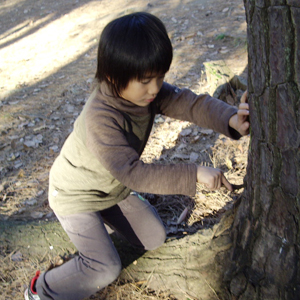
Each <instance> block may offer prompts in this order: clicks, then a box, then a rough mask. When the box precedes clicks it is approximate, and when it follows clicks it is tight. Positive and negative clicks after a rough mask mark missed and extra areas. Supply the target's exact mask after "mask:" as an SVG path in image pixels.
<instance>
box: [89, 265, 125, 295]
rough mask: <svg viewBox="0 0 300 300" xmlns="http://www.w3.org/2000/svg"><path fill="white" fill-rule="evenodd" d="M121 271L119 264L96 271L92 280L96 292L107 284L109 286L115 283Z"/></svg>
mask: <svg viewBox="0 0 300 300" xmlns="http://www.w3.org/2000/svg"><path fill="white" fill-rule="evenodd" d="M121 270H122V266H121V263H120V264H114V265H108V266H105V267H103V266H102V267H101V271H97V270H96V273H95V274H94V276H93V278H92V282H93V283H92V285H93V286H96V287H97V290H100V289H102V288H104V287H106V286H108V285H109V284H111V283H112V282H113V281H115V280H116V279H117V278H118V277H119V275H120V273H121Z"/></svg>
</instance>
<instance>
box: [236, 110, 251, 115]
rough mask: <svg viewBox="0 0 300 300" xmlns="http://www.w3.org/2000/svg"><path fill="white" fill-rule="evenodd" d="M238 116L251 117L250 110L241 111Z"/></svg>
mask: <svg viewBox="0 0 300 300" xmlns="http://www.w3.org/2000/svg"><path fill="white" fill-rule="evenodd" d="M237 114H238V116H249V110H248V109H239V110H238V112H237Z"/></svg>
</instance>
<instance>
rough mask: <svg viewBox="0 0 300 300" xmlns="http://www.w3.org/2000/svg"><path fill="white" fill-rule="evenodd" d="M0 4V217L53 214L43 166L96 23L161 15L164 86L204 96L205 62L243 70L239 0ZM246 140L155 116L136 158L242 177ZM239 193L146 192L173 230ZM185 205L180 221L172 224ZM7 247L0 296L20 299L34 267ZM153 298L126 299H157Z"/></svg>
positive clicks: (57, 139)
mask: <svg viewBox="0 0 300 300" xmlns="http://www.w3.org/2000/svg"><path fill="white" fill-rule="evenodd" d="M0 8H1V10H0V97H1V98H0V131H1V137H0V221H6V220H25V221H26V220H33V219H36V220H52V219H55V217H54V215H53V213H52V211H51V209H50V208H49V206H48V201H47V187H48V174H49V169H50V167H51V165H52V163H53V161H54V159H55V157H56V156H57V155H58V153H59V151H60V148H61V146H62V144H63V142H64V140H65V138H66V137H67V135H68V134H69V133H70V132H71V130H72V125H73V123H74V121H75V119H76V117H77V116H78V114H79V113H80V111H81V109H82V107H83V105H84V103H85V101H86V99H87V97H88V95H89V92H90V85H91V82H92V80H93V77H94V73H95V64H96V51H97V43H98V40H99V35H100V33H101V30H102V28H103V27H104V26H105V25H106V24H107V22H109V21H110V20H112V19H114V18H115V17H118V16H121V15H124V14H127V13H131V12H134V11H141V10H143V11H148V12H150V13H153V14H155V15H157V16H158V17H160V18H161V19H162V20H163V22H164V23H165V25H166V27H167V29H168V32H169V35H170V38H171V40H172V43H173V46H174V60H173V64H172V67H171V69H170V72H169V73H168V75H167V78H166V80H167V81H168V82H170V83H172V84H175V85H178V86H179V87H187V88H190V89H192V90H193V91H194V92H196V93H204V92H209V93H212V92H213V90H212V88H211V82H207V80H206V73H205V68H204V63H205V62H208V61H212V62H213V61H216V60H224V61H225V62H226V64H227V66H229V68H230V69H231V71H232V72H233V73H234V74H236V75H240V76H243V77H245V76H246V75H245V72H244V71H245V68H246V66H247V52H246V22H245V14H244V7H243V3H242V1H240V0H233V1H221V0H211V1H209V0H193V1H191V0H173V1H171V0H168V1H167V0H165V1H164V0H153V1H143V0H132V1H129V0H126V1H120V0H116V1H110V0H103V1H88V0H80V1H79V0H65V1H53V0H47V1H45V0H23V1H22V0H10V1H8V0H6V1H5V0H2V1H1V2H0ZM247 147H248V138H247V137H246V138H243V139H241V140H240V141H231V140H230V139H228V138H226V137H224V136H220V135H218V134H215V133H213V132H211V131H210V130H207V129H204V128H199V127H197V126H195V125H193V124H190V123H188V122H179V121H176V120H173V119H170V118H165V117H163V116H158V117H157V119H156V122H155V126H154V127H153V131H152V136H151V138H150V140H149V142H148V145H147V147H146V149H145V151H144V154H143V160H144V161H146V162H155V163H169V162H182V161H189V162H190V161H192V162H196V163H203V164H206V165H213V166H216V167H220V168H222V170H223V171H224V172H225V174H226V176H227V177H228V178H229V179H230V180H231V181H232V182H233V183H235V184H241V183H242V181H243V177H244V176H245V168H246V163H247ZM238 192H240V191H237V192H236V193H231V194H230V193H229V192H227V191H226V190H224V189H222V190H220V191H218V192H210V191H206V190H205V189H204V187H202V186H199V187H198V192H197V195H196V196H195V197H194V198H193V199H192V198H189V197H183V196H175V197H158V196H156V195H146V196H147V198H148V199H149V200H150V201H152V203H153V204H154V205H155V206H156V207H157V209H158V211H159V212H160V214H161V216H162V218H163V221H164V222H165V224H166V226H167V229H168V234H169V236H178V235H182V234H189V233H192V232H194V231H196V230H198V229H199V228H203V227H208V226H211V225H213V224H215V223H216V222H218V220H219V216H220V215H221V214H222V213H223V212H224V211H225V210H226V209H228V208H229V207H231V205H232V203H233V202H234V200H235V199H236V197H238V195H239V194H238ZM166 200H167V201H166ZM166 202H167V203H168V204H166ZM185 208H187V209H188V215H187V218H186V219H185V220H184V222H182V223H181V224H180V225H179V226H178V224H177V221H178V218H179V216H180V214H181V213H182V212H183V210H184V209H185ZM15 251H16V249H9V247H8V246H7V245H5V241H1V246H0V259H1V262H3V267H1V269H0V286H1V291H0V295H2V296H1V297H4V298H3V299H7V300H9V299H22V292H23V290H24V285H25V284H27V281H28V279H29V278H30V276H32V274H33V273H34V268H35V267H36V265H37V262H35V263H33V262H30V259H29V258H26V257H23V258H22V259H21V260H14V259H12V257H13V253H15ZM33 265H34V267H33ZM41 267H42V268H43V267H44V265H42V266H41ZM31 268H32V269H31ZM20 274H21V275H20ZM128 293H130V292H128ZM152 296H153V295H150V294H148V295H142V294H141V295H140V298H134V297H133V296H132V295H131V296H130V297H129V298H128V299H159V297H158V296H157V295H156V296H153V297H154V298H150V297H152ZM98 297H99V299H100V298H101V296H98ZM101 299H104V298H101ZM161 299H171V298H162V296H161Z"/></svg>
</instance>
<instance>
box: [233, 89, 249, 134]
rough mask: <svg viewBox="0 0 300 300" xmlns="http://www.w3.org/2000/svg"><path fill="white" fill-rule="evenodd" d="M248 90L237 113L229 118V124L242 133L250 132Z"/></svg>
mask: <svg viewBox="0 0 300 300" xmlns="http://www.w3.org/2000/svg"><path fill="white" fill-rule="evenodd" d="M247 96H248V93H247V91H246V92H245V93H244V94H243V96H242V98H241V104H240V105H239V109H238V112H237V114H235V115H233V116H232V117H231V118H230V119H229V126H230V127H231V128H233V129H235V130H236V131H238V132H239V133H240V134H241V135H247V134H249V127H250V123H249V120H248V119H249V104H248V103H247V102H248V101H247Z"/></svg>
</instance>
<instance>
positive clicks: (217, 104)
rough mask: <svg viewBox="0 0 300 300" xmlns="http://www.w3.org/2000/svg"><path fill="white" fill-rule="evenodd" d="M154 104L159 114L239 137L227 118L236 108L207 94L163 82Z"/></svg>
mask: <svg viewBox="0 0 300 300" xmlns="http://www.w3.org/2000/svg"><path fill="white" fill-rule="evenodd" d="M156 104H157V106H158V108H157V109H158V112H159V113H160V114H163V115H166V116H169V117H172V118H174V119H179V120H184V121H189V122H191V123H194V124H196V125H198V126H200V127H204V128H210V129H213V130H214V131H216V132H219V133H223V134H225V135H226V136H228V137H230V138H233V139H239V138H240V137H241V135H240V134H239V133H238V132H237V131H236V130H234V129H233V128H231V127H230V126H229V119H230V118H231V117H232V116H233V115H234V114H236V113H237V108H236V107H233V106H231V105H228V104H227V103H225V102H223V101H221V100H219V99H216V98H213V97H211V96H209V95H207V94H202V95H196V94H195V93H193V92H192V91H190V90H188V89H179V88H177V87H175V86H172V85H170V84H167V83H164V84H163V87H162V89H161V91H160V93H159V94H158V97H157V103H156Z"/></svg>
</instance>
